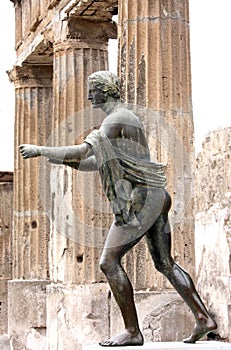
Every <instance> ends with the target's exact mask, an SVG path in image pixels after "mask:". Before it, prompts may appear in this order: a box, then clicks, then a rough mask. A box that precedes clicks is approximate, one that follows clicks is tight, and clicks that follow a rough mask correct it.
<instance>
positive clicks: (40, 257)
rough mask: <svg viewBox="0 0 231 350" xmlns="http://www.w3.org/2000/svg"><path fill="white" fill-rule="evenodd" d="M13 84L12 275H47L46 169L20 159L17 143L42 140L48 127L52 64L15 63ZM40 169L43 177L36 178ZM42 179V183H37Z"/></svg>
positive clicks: (33, 277)
mask: <svg viewBox="0 0 231 350" xmlns="http://www.w3.org/2000/svg"><path fill="white" fill-rule="evenodd" d="M9 76H10V79H11V80H12V81H14V84H15V115H16V116H15V169H14V176H15V181H14V201H13V208H14V226H13V252H14V254H13V256H14V261H13V278H14V279H21V278H23V279H47V278H49V271H48V241H49V221H48V217H47V215H46V212H45V208H44V206H43V203H42V202H41V200H40V196H41V194H42V193H41V191H44V193H46V194H47V196H48V194H49V191H48V189H47V188H46V186H45V183H46V181H47V176H46V172H45V173H43V169H40V168H39V160H38V159H31V160H23V158H22V157H21V156H20V155H19V152H18V146H19V145H20V144H24V143H32V144H40V145H42V144H44V143H46V139H47V138H48V136H49V134H50V130H51V115H52V67H51V66H43V67H40V66H26V65H25V66H23V67H15V68H14V70H13V71H11V72H10V74H9ZM40 173H42V176H43V178H39V175H41V174H40ZM42 183H43V186H42V187H41V186H40V185H41V184H42Z"/></svg>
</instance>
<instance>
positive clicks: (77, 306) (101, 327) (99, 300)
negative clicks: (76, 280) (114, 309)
mask: <svg viewBox="0 0 231 350" xmlns="http://www.w3.org/2000/svg"><path fill="white" fill-rule="evenodd" d="M108 315H109V305H108V286H107V284H105V283H98V284H93V285H73V284H51V285H49V286H48V287H47V327H48V328H47V342H48V350H64V349H71V350H79V348H80V344H91V343H95V342H98V341H99V340H100V339H101V337H103V338H108V336H109V320H108Z"/></svg>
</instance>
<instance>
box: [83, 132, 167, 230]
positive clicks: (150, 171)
mask: <svg viewBox="0 0 231 350" xmlns="http://www.w3.org/2000/svg"><path fill="white" fill-rule="evenodd" d="M84 141H85V142H87V143H88V144H90V145H91V146H92V149H93V152H94V155H95V157H96V161H97V165H98V168H99V173H100V176H101V181H102V184H103V188H104V191H105V194H106V196H107V197H108V199H109V201H110V202H111V206H112V210H113V213H114V214H121V215H122V216H123V220H124V223H128V222H131V221H133V224H134V223H135V222H136V218H135V208H137V207H138V206H137V201H139V200H140V201H144V199H143V198H142V199H141V197H143V192H142V189H150V188H151V189H153V188H164V187H165V186H166V177H165V174H164V169H165V166H164V165H163V164H161V163H154V162H151V161H146V160H143V159H140V158H138V157H135V156H132V155H130V154H128V153H126V152H125V151H123V150H122V149H119V148H118V147H116V146H113V145H112V142H111V140H109V139H108V137H107V136H106V135H105V134H104V133H103V132H102V131H101V130H94V131H93V132H91V133H90V134H89V135H88V136H87V137H86V139H85V140H84ZM137 188H138V190H137ZM139 189H140V190H141V192H140V193H139Z"/></svg>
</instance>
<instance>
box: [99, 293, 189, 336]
mask: <svg viewBox="0 0 231 350" xmlns="http://www.w3.org/2000/svg"><path fill="white" fill-rule="evenodd" d="M135 304H136V307H137V313H138V319H139V325H140V328H141V330H142V333H143V336H144V340H145V341H146V342H150V341H153V342H160V341H162V339H164V340H165V341H171V340H174V341H178V340H179V341H180V340H182V339H184V338H187V337H188V336H189V335H190V334H191V331H192V329H193V327H194V324H195V321H194V317H193V315H192V313H191V312H190V309H189V308H188V307H187V305H186V304H185V303H184V302H183V300H182V299H181V298H180V297H179V295H178V294H177V293H176V292H174V291H169V292H162V293H158V292H142V291H140V292H135ZM110 305H111V310H110V336H111V337H113V335H116V334H118V333H119V332H121V330H122V329H123V328H122V327H123V320H122V317H121V314H120V311H119V308H118V306H117V304H116V302H115V300H114V298H113V297H112V300H111V303H110ZM102 339H103V338H102Z"/></svg>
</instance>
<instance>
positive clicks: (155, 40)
mask: <svg viewBox="0 0 231 350" xmlns="http://www.w3.org/2000/svg"><path fill="white" fill-rule="evenodd" d="M118 31H119V33H118V39H119V74H120V77H121V80H122V96H123V100H124V101H125V102H128V103H131V104H132V105H133V108H134V109H136V110H137V113H138V114H139V115H140V118H141V119H142V120H143V122H144V126H145V128H146V132H147V138H148V141H149V144H150V148H151V155H152V159H153V160H156V161H159V162H163V163H164V164H166V166H167V168H166V175H167V183H168V185H167V189H168V190H169V192H170V193H171V195H172V199H173V205H172V211H171V215H170V218H171V224H172V230H173V233H174V244H173V249H172V254H173V257H174V259H175V260H176V261H177V262H179V263H180V264H181V265H182V266H184V267H185V268H186V269H187V270H188V271H189V272H190V273H191V274H192V275H194V242H193V231H194V223H193V222H194V221H193V198H192V197H193V194H192V180H193V164H194V148H193V118H192V106H191V77H190V74H191V72H190V50H189V14H188V1H187V0H184V1H182V0H153V1H151V0H145V1H143V0H136V1H132V0H128V1H122V0H121V1H119V23H118ZM125 265H126V268H127V270H128V271H129V275H130V277H131V280H132V282H133V285H134V286H135V288H136V289H138V290H149V291H150V290H154V291H155V292H156V293H157V294H158V292H160V291H166V292H168V293H167V294H166V298H165V299H164V297H163V298H162V299H161V303H162V304H163V305H165V304H166V303H167V300H168V301H169V299H168V298H169V297H170V295H171V296H173V298H176V296H174V295H175V294H172V287H171V286H170V284H169V283H168V282H167V281H166V279H165V278H163V276H162V275H160V274H159V273H157V272H155V270H154V268H153V263H152V262H151V261H150V258H149V254H148V251H147V247H146V245H145V244H144V243H142V242H141V243H140V244H139V245H138V246H137V247H136V248H135V249H134V251H133V252H131V253H130V254H128V256H127V258H126V260H125ZM150 271H151V273H150ZM157 294H156V295H157ZM150 298H152V297H151V296H150ZM139 300H140V299H139ZM147 300H148V299H147ZM164 300H166V302H165V301H164ZM156 302H157V304H159V303H160V299H158V300H157V299H156ZM150 303H152V302H151V299H150V301H149V302H148V303H147V305H150ZM177 303H178V301H177ZM152 304H153V305H155V298H154V300H153V303H152ZM172 305H173V308H175V307H176V304H174V303H172ZM140 308H141V309H142V308H143V311H142V312H143V317H147V315H146V316H145V312H146V311H147V312H148V313H149V312H150V310H149V308H148V307H147V309H146V311H144V307H143V306H142V305H141V306H140ZM179 308H181V305H180V304H179ZM154 312H155V310H154ZM159 312H160V315H161V314H162V315H164V310H163V309H162V308H160V309H159V311H157V314H158V313H159ZM170 312H171V311H170ZM182 317H184V316H182ZM149 321H150V320H149ZM172 322H173V323H174V321H172ZM156 326H157V328H158V327H159V326H158V325H156ZM160 327H161V328H162V329H166V327H164V325H163V323H162V325H161V326H160ZM180 327H183V328H184V325H183V324H182V325H180V326H179V327H178V328H180ZM154 328H155V327H154ZM149 331H150V329H147V334H149V333H148V332H149ZM172 333H173V334H172V335H168V334H167V333H166V334H165V335H164V334H161V332H160V333H158V334H157V335H156V337H157V338H158V337H159V338H160V339H162V340H167V339H171V340H174V338H175V337H176V333H175V334H174V330H173V332H172ZM150 334H151V333H150ZM171 336H173V338H171ZM147 337H149V336H148V335H147ZM178 337H179V338H180V337H181V335H178ZM148 339H149V338H148ZM150 339H151V340H153V339H154V338H153V336H151V338H150Z"/></svg>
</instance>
